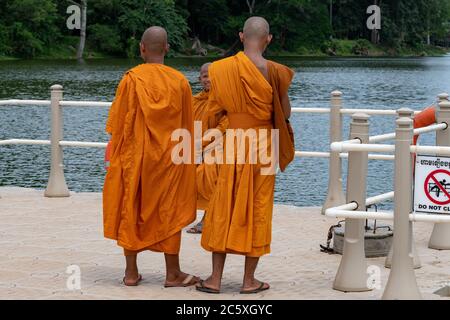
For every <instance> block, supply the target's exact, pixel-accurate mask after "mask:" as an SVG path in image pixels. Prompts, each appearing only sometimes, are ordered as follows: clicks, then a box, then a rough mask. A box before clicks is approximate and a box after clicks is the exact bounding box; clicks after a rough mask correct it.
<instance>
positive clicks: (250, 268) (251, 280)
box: [241, 257, 270, 292]
mask: <svg viewBox="0 0 450 320" xmlns="http://www.w3.org/2000/svg"><path fill="white" fill-rule="evenodd" d="M258 262H259V257H245V271H244V281H243V285H242V291H254V290H258V291H262V290H267V289H269V288H270V286H269V284H268V283H264V282H261V281H259V280H256V279H255V270H256V267H257V266H258ZM242 291H241V292H242Z"/></svg>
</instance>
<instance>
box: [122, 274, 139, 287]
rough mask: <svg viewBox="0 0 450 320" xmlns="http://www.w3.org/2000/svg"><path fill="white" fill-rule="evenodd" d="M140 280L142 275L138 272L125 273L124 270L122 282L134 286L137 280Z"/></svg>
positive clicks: (137, 282)
mask: <svg viewBox="0 0 450 320" xmlns="http://www.w3.org/2000/svg"><path fill="white" fill-rule="evenodd" d="M141 280H142V275H140V274H139V273H135V274H127V272H125V277H123V284H124V285H126V286H128V287H135V286H137V285H138V284H139V282H141Z"/></svg>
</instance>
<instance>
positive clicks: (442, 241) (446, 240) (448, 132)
mask: <svg viewBox="0 0 450 320" xmlns="http://www.w3.org/2000/svg"><path fill="white" fill-rule="evenodd" d="M446 98H448V95H447V97H446V96H445V94H442V95H439V100H440V102H439V104H438V109H437V116H436V120H437V123H442V122H445V123H447V124H448V125H450V102H448V101H447V100H446ZM436 145H437V146H445V147H448V146H450V128H448V127H447V128H446V129H445V130H439V131H437V132H436ZM428 247H429V248H431V249H439V250H449V249H450V224H449V223H435V224H434V228H433V232H432V233H431V237H430V241H429V242H428Z"/></svg>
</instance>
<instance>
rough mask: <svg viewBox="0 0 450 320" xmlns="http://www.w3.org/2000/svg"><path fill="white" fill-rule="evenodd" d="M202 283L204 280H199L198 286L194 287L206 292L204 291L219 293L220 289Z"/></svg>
mask: <svg viewBox="0 0 450 320" xmlns="http://www.w3.org/2000/svg"><path fill="white" fill-rule="evenodd" d="M203 283H204V281H203V280H200V286H196V287H195V289H197V291H201V292H206V293H215V294H217V293H220V290H217V289H213V288H208V287H205V285H204V284H203Z"/></svg>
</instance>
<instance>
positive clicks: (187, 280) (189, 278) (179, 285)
mask: <svg viewBox="0 0 450 320" xmlns="http://www.w3.org/2000/svg"><path fill="white" fill-rule="evenodd" d="M192 280H195V282H193V283H191V282H192ZM199 281H201V280H200V279H199V278H198V277H195V276H193V275H192V274H189V275H188V276H187V277H186V278H184V280H183V282H181V283H177V284H168V283H167V282H166V283H165V284H164V288H185V287H190V286H193V285H194V284H197V283H198V282H199Z"/></svg>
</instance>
